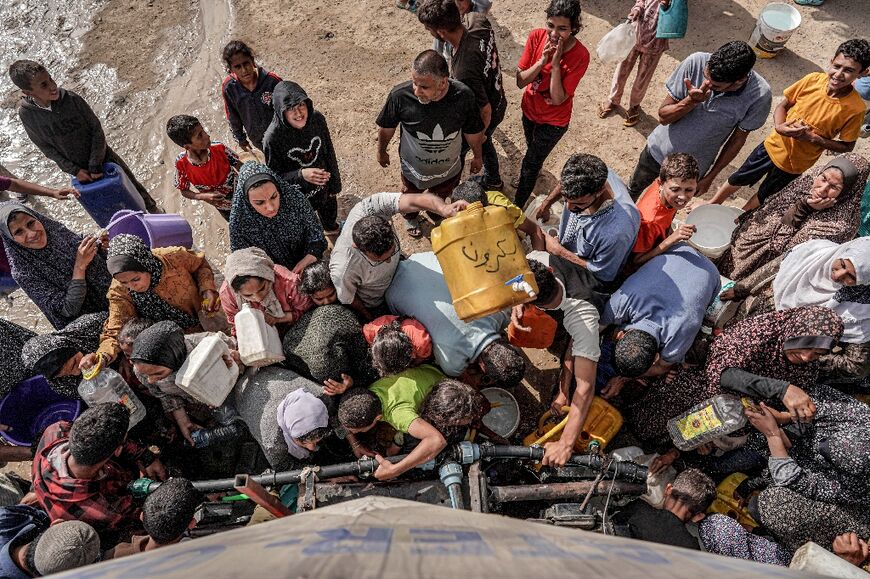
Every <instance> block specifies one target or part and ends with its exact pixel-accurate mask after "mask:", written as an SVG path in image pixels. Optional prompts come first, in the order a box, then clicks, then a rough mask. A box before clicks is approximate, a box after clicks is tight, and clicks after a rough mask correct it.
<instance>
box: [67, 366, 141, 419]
mask: <svg viewBox="0 0 870 579" xmlns="http://www.w3.org/2000/svg"><path fill="white" fill-rule="evenodd" d="M78 391H79V396H81V397H82V400H84V401H85V403H86V404H87V405H88V406H94V405H95V404H102V403H104V402H113V403H117V404H121V405H122V406H123V407H124V408H126V409H127V411H128V412H129V413H130V426H129V427H128V430H129V428H133V427H134V426H136V425H137V424H139V422H140V421H141V420H142V419H143V418H145V413H146V410H145V405H144V404H142V401H141V400H139V398H138V397H137V396H136V393H135V392H133V389H132V388H130V385H129V384H127V381H126V380H124V378H122V377H121V375H120V374H118V373H117V372H115V371H114V370H112V369H111V368H108V367H103V365H102V358H100V363H99V364H97V365H96V366H94V367H93V368H91V369H90V370H87V371H86V372H85V373H84V376H83V379H82V381H81V382H80V383H79V388H78Z"/></svg>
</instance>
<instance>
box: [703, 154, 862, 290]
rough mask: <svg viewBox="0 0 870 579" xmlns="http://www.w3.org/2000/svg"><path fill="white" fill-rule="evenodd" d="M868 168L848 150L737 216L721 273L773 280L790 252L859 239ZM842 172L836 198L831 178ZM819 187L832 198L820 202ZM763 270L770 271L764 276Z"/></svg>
mask: <svg viewBox="0 0 870 579" xmlns="http://www.w3.org/2000/svg"><path fill="white" fill-rule="evenodd" d="M868 172H870V164H868V162H867V159H865V158H864V157H862V156H861V155H858V154H856V153H846V154H845V155H840V156H839V157H837V158H835V159H834V160H833V161H831V162H830V163H828V164H827V165H826V166H825V167H822V168H821V169H817V170H815V171H811V172H808V173H807V174H806V175H804V176H803V177H800V178H798V179H796V180H794V181H792V182H791V183H790V184H789V185H788V186H787V187H786V188H785V189H783V190H782V191H780V192H779V193H776V194H775V195H772V196H771V197H770V199H768V200H767V201H766V202H765V203H764V205H762V206H761V207H758V208H757V209H753V210H751V211H747V212H746V213H744V214H743V215H741V216H740V217H738V218H737V228H736V229H735V230H734V233H733V234H732V236H731V247H730V248H729V249H728V250H727V251H726V252H725V254H724V255H723V256H722V258H721V260H720V261H719V271H720V272H721V273H722V275H724V276H725V277H727V278H730V279H732V280H734V281H735V282H740V281H742V280H743V279H744V278H747V277H749V276H752V277H754V278H755V277H762V278H765V277H766V278H767V279H768V280H769V279H771V278H772V277H773V276H774V275H776V272H777V270H778V268H779V264H780V263H781V262H782V259H783V257H784V255H785V253H786V252H787V251H788V250H790V249H792V248H793V247H795V246H797V245H800V244H801V243H803V242H805V241H809V240H810V239H828V240H830V241H833V242H834V243H845V242H846V241H849V240H850V239H852V238H854V237H855V233H856V232H857V231H858V226H859V224H860V220H861V195H862V192H863V191H864V184H865V183H866V182H867V175H868ZM837 173H838V174H839V179H840V180H841V185H840V190H839V192H838V194H837V195H836V196H832V195H831V191H832V190H833V189H835V188H834V187H833V186H832V183H833V181H829V180H828V176H830V175H832V174H837ZM816 191H819V192H820V193H819V195H827V197H826V198H825V199H824V200H823V201H819V200H818V199H816V197H815V195H816V193H815V192H816ZM819 203H821V205H819ZM759 272H762V273H763V274H764V275H761V276H759V275H758V273H759ZM746 289H748V288H746Z"/></svg>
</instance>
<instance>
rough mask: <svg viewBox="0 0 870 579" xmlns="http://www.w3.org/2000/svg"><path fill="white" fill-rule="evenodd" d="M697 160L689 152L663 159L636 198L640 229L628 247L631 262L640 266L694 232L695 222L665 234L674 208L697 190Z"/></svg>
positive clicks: (675, 212) (673, 213)
mask: <svg viewBox="0 0 870 579" xmlns="http://www.w3.org/2000/svg"><path fill="white" fill-rule="evenodd" d="M699 177H700V169H699V167H698V161H697V160H695V158H694V157H693V156H692V155H689V154H688V153H672V154H670V155H668V156H667V157H665V159H664V161H662V167H661V170H660V171H659V178H658V179H656V180H655V181H653V182H652V184H651V185H650V186H649V187H647V188H646V191H644V192H643V195H641V197H640V199H638V201H637V210H638V211H639V212H640V230H639V231H638V232H637V241H636V242H635V244H634V249H632V250H631V260H630V264H631V265H632V266H633V267H639V266H640V265H641V264H643V263H646V262H647V261H649V260H650V259H652V258H654V257H655V256H657V255H659V254H661V253H664V252H665V251H667V250H668V249H669V248H670V247H672V246H673V245H675V244H676V243H678V242H680V241H686V240H687V239H689V238H690V237H692V234H693V233H695V226H694V225H687V224H683V225H681V226H680V227H679V228H678V229H677V230H676V231H674V232H673V233H671V234H670V235H668V228H670V226H671V222H673V220H674V215H676V214H677V211H679V210H680V209H682V208H683V207H685V206H686V204H687V203H688V202H689V200H690V199H692V196H693V195H694V194H695V191H697V189H698V178H699Z"/></svg>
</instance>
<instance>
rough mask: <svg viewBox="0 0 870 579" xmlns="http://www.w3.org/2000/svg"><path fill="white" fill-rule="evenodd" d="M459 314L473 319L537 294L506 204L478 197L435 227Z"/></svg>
mask: <svg viewBox="0 0 870 579" xmlns="http://www.w3.org/2000/svg"><path fill="white" fill-rule="evenodd" d="M432 250H433V251H434V252H435V256H436V257H437V258H438V263H440V264H441V271H443V272H444V281H445V282H446V283H447V288H448V289H449V290H450V297H451V298H452V299H453V307H454V308H455V309H456V315H457V316H459V319H461V320H463V321H465V322H470V321H472V320H476V319H478V318H482V317H483V316H488V315H489V314H493V313H495V312H499V311H501V310H504V309H506V308H509V307H512V306H515V305H517V304H522V303H526V302H530V301H532V300H533V299H535V295H536V294H537V292H538V286H537V284H535V277H534V276H533V275H532V272H531V271H530V270H529V262H528V261H526V255H525V250H524V249H523V246H522V244H521V243H520V240H519V237H517V232H516V229H515V228H514V222H513V219H512V218H511V217H510V215H508V212H507V210H506V209H505V208H504V207H494V206H488V207H484V206H483V205H481V204H480V202H474V203H472V204H471V205H469V206H468V207H467V208H466V209H465V210H464V211H461V212H460V213H459V214H458V215H456V216H455V217H450V218H449V219H445V220H444V221H443V222H442V223H441V225H440V226H438V227H436V228H435V229H433V230H432Z"/></svg>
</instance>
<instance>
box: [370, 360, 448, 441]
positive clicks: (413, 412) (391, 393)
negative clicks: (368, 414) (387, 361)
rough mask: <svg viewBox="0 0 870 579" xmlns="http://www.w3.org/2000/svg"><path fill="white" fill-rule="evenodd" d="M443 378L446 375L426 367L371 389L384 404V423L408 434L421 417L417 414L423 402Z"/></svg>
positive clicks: (431, 367)
mask: <svg viewBox="0 0 870 579" xmlns="http://www.w3.org/2000/svg"><path fill="white" fill-rule="evenodd" d="M442 378H444V374H442V373H441V371H440V370H438V368H436V367H435V366H431V365H429V364H423V365H422V366H417V367H416V368H408V369H407V370H405V371H404V372H400V373H399V374H396V375H395V376H387V377H386V378H381V379H380V380H378V381H377V382H375V383H374V384H372V385H371V386H369V390H371V391H372V392H374V394H375V396H377V397H378V399H379V400H380V401H381V407H382V416H381V420H383V421H384V422H386V423H387V424H389V425H390V426H392V427H393V428H395V429H396V430H398V431H399V432H408V428H409V427H410V426H411V423H412V422H414V420H415V419H416V418H417V417H418V416H419V414H418V413H417V411H418V410H419V409H420V405H421V404H423V400H424V399H425V398H426V396H427V395H428V394H429V392H430V391H431V390H432V387H433V386H435V384H436V383H437V382H438V381H439V380H441V379H442Z"/></svg>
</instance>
